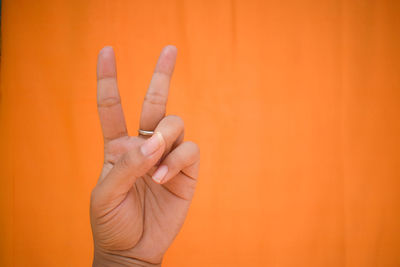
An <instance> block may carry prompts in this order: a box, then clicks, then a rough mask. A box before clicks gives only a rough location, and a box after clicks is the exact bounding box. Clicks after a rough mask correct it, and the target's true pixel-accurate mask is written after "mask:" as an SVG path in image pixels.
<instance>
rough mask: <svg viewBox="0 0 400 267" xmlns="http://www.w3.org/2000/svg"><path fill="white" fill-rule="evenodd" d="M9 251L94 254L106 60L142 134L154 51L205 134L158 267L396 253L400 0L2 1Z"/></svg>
mask: <svg viewBox="0 0 400 267" xmlns="http://www.w3.org/2000/svg"><path fill="white" fill-rule="evenodd" d="M2 13H3V14H2V42H3V43H2V59H1V106H0V108H1V113H0V116H1V117H0V123H1V132H0V135H1V138H0V142H1V143H0V145H1V146H0V147H1V158H0V179H1V180H0V183H1V184H0V208H1V210H0V212H1V220H0V245H1V258H0V259H1V262H0V265H1V266H23V267H25V266H90V264H91V259H92V240H91V232H90V225H89V208H88V207H89V195H90V191H91V188H92V187H93V186H94V185H95V183H96V180H97V177H98V175H99V172H100V168H101V163H102V136H101V130H100V125H99V121H98V118H97V111H96V78H95V67H96V57H97V52H98V51H99V50H100V48H101V47H103V46H104V45H112V46H114V48H115V50H116V55H117V64H118V71H119V73H118V75H119V86H120V90H121V96H122V98H123V99H122V102H123V106H124V109H125V114H126V118H127V121H128V128H129V131H130V133H132V134H135V132H136V130H137V125H138V119H139V111H140V107H141V101H142V99H143V96H144V93H145V90H146V88H147V85H148V83H149V81H150V78H151V74H152V70H153V67H154V65H155V62H156V59H157V57H158V53H159V52H160V50H161V48H162V47H163V46H164V45H166V44H175V45H176V46H177V47H178V50H179V53H178V54H179V55H178V62H177V66H176V69H175V70H176V72H175V75H174V78H173V81H172V87H171V94H170V101H169V104H168V110H169V113H171V114H179V115H180V116H182V117H183V119H184V120H185V123H186V133H187V139H190V140H194V141H196V142H198V144H199V145H200V147H201V151H202V165H201V173H200V181H199V185H198V188H197V192H196V195H195V198H194V200H193V205H192V207H191V209H190V212H189V216H188V218H187V221H186V223H185V225H184V227H183V229H182V231H181V233H180V235H179V236H178V237H177V239H176V241H175V242H174V243H173V245H172V246H171V248H170V249H169V250H168V252H167V254H166V256H165V260H164V266H194V267H195V266H282V267H283V266H284V267H286V266H324V267H326V266H335V267H337V266H364V267H365V266H385V267H388V266H400V138H399V137H400V74H399V73H400V52H399V51H400V50H399V48H400V30H399V29H400V20H399V14H400V2H399V1H396V0H393V1H389V0H387V1H372V0H364V1H360V0H359V1H345V0H342V1H339V0H324V1H320V0H314V1H311V0H305V1H300V0H299V1H295V0H283V1H278V0H269V1H263V0H259V1H256V0H250V1H238V0H236V1H234V0H232V1H222V0H219V1H211V0H209V1H182V0H176V1H111V0H108V1H106V0H103V1H77V0H75V1H71V0H68V1H67V0H57V1H54V0H47V1H46V0H41V1H23V0H5V1H3V9H2Z"/></svg>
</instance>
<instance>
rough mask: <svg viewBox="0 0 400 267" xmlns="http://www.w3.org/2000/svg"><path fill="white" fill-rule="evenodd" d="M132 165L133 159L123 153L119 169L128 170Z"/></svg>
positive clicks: (128, 154)
mask: <svg viewBox="0 0 400 267" xmlns="http://www.w3.org/2000/svg"><path fill="white" fill-rule="evenodd" d="M133 164H134V159H133V157H132V155H131V153H129V152H128V153H125V154H124V155H123V156H122V157H121V159H120V160H119V168H121V169H125V168H129V167H131V166H132V165H133Z"/></svg>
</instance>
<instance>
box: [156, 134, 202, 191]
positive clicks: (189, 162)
mask: <svg viewBox="0 0 400 267" xmlns="http://www.w3.org/2000/svg"><path fill="white" fill-rule="evenodd" d="M199 160H200V150H199V147H198V146H197V144H195V143H193V142H189V141H188V142H184V143H182V144H180V145H179V146H177V147H176V148H175V149H174V150H173V151H171V152H170V153H169V154H168V156H167V157H166V158H165V159H164V160H163V161H162V162H161V164H160V165H159V167H158V168H157V170H156V171H155V172H154V173H153V175H152V178H153V180H154V181H155V182H157V183H160V184H164V183H166V182H168V181H169V180H170V179H172V178H173V177H175V176H176V175H177V174H178V173H180V172H183V173H184V174H185V175H186V176H188V177H189V178H191V179H197V175H198V166H199V164H198V162H199Z"/></svg>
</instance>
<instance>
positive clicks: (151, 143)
mask: <svg viewBox="0 0 400 267" xmlns="http://www.w3.org/2000/svg"><path fill="white" fill-rule="evenodd" d="M163 142H164V139H163V137H162V134H161V133H160V132H155V133H154V134H153V135H152V137H150V138H149V139H147V140H146V141H145V142H144V144H143V145H142V146H141V147H140V150H141V151H142V154H143V155H144V156H146V157H148V156H150V155H151V154H153V153H154V152H156V151H157V150H158V149H160V147H161V146H162V144H163Z"/></svg>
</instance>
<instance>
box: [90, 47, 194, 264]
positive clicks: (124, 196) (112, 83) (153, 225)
mask: <svg viewBox="0 0 400 267" xmlns="http://www.w3.org/2000/svg"><path fill="white" fill-rule="evenodd" d="M176 52H177V51H176V48H175V47H174V46H167V47H165V48H164V49H163V51H162V52H161V54H160V57H159V59H158V62H157V65H156V68H155V70H154V74H153V77H152V80H151V82H150V86H149V89H148V91H147V94H146V97H145V99H144V101H143V107H142V113H141V116H140V126H139V129H141V130H145V131H150V132H154V134H152V136H151V137H149V136H143V135H139V136H129V135H128V132H127V127H126V124H125V119H124V113H123V110H122V106H121V101H120V96H119V91H118V86H117V74H116V63H115V56H114V51H113V49H112V48H111V47H105V48H103V49H102V50H101V51H100V53H99V56H98V64H97V103H98V113H99V118H100V122H101V127H102V131H103V136H104V164H103V169H102V172H101V175H100V178H99V180H98V182H97V185H96V186H95V188H94V189H93V191H92V195H91V204H90V219H91V225H92V232H93V239H94V260H93V266H159V265H161V261H162V258H163V255H164V253H165V251H166V250H167V248H168V247H169V246H170V244H171V242H172V241H173V239H174V238H175V236H176V235H177V234H178V232H179V230H180V228H181V227H182V224H183V222H184V220H185V217H186V214H187V211H188V208H189V205H190V202H191V199H192V197H193V193H194V190H195V187H196V179H197V175H198V168H199V149H198V147H197V145H196V144H195V143H193V142H183V135H184V127H183V121H182V119H181V118H179V117H177V116H165V112H166V103H167V98H168V89H169V83H170V80H171V76H172V72H173V69H174V65H175V59H176Z"/></svg>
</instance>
